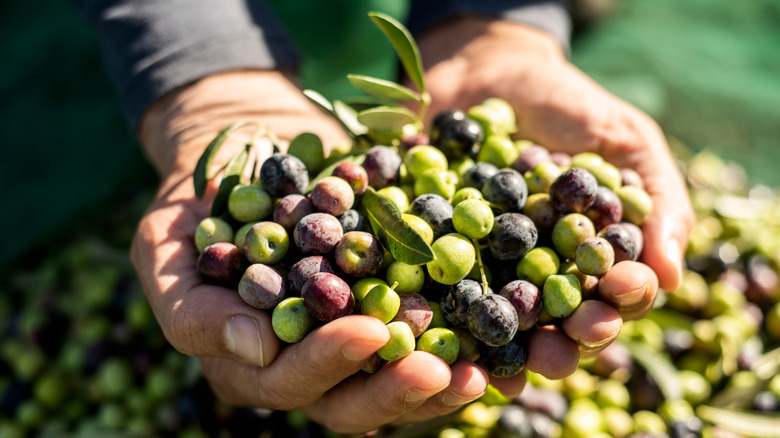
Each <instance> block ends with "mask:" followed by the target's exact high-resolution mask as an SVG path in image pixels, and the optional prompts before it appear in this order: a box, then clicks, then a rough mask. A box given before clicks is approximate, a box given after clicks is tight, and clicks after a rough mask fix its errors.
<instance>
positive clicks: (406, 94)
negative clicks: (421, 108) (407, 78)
mask: <svg viewBox="0 0 780 438" xmlns="http://www.w3.org/2000/svg"><path fill="white" fill-rule="evenodd" d="M347 79H349V82H351V83H352V85H353V86H354V87H355V88H357V89H358V90H360V91H362V92H364V93H366V94H370V95H371V96H375V97H380V98H387V99H393V100H417V101H419V100H420V99H421V97H420V95H419V94H418V93H417V92H415V91H414V90H412V89H410V88H407V87H404V86H403V85H401V84H396V83H395V82H392V81H386V80H384V79H379V78H372V77H370V76H363V75H347Z"/></svg>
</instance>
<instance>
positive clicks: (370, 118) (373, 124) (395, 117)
mask: <svg viewBox="0 0 780 438" xmlns="http://www.w3.org/2000/svg"><path fill="white" fill-rule="evenodd" d="M357 119H358V121H359V122H360V123H362V124H363V125H365V126H367V127H368V128H369V129H374V130H376V131H393V130H400V129H401V128H403V126H404V125H408V124H409V123H415V122H417V116H416V115H415V114H414V113H413V112H411V111H409V110H408V109H406V108H401V107H395V106H378V107H376V108H371V109H367V110H365V111H361V112H359V113H358V115H357Z"/></svg>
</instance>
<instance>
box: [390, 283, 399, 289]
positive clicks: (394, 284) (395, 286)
mask: <svg viewBox="0 0 780 438" xmlns="http://www.w3.org/2000/svg"><path fill="white" fill-rule="evenodd" d="M397 287H398V282H397V281H395V282H393V285H392V286H390V289H391V290H393V291H395V288H397Z"/></svg>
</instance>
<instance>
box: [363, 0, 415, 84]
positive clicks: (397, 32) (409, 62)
mask: <svg viewBox="0 0 780 438" xmlns="http://www.w3.org/2000/svg"><path fill="white" fill-rule="evenodd" d="M368 16H369V17H371V20H372V21H373V22H374V24H376V25H377V27H379V29H380V30H381V31H382V32H384V34H385V36H387V39H388V40H390V43H391V44H392V45H393V48H395V52H396V53H397V54H398V58H400V59H401V64H403V66H404V70H406V74H408V75H409V78H411V80H412V82H414V84H415V85H417V88H418V89H419V90H420V93H425V80H424V76H423V67H422V59H421V58H420V50H419V49H418V48H417V43H416V42H415V41H414V38H412V34H411V33H410V32H409V30H408V29H406V27H405V26H404V25H403V24H401V23H400V22H399V21H398V20H396V19H394V18H393V17H390V16H389V15H386V14H382V13H380V12H369V13H368Z"/></svg>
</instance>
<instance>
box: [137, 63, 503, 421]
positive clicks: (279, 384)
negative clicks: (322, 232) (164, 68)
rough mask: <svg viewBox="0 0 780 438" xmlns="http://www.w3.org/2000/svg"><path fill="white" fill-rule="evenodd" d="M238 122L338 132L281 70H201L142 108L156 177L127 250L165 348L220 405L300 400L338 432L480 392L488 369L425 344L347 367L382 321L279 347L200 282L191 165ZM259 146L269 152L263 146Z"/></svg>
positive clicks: (285, 135)
mask: <svg viewBox="0 0 780 438" xmlns="http://www.w3.org/2000/svg"><path fill="white" fill-rule="evenodd" d="M238 119H252V120H258V121H260V122H261V123H263V124H265V125H266V126H268V127H270V128H271V129H272V130H273V131H274V132H275V134H276V135H277V136H278V137H279V138H280V139H281V140H282V141H284V140H290V139H291V138H293V137H294V136H295V135H297V134H299V133H301V132H303V131H309V132H314V133H317V134H318V135H320V137H321V138H323V139H324V140H325V142H326V143H328V144H334V143H337V142H346V141H348V139H347V138H346V137H345V135H344V133H343V130H342V129H341V128H340V127H339V126H338V125H336V124H335V123H334V122H333V121H332V120H331V119H330V118H329V117H327V116H325V115H324V114H322V113H321V112H320V111H319V109H317V108H316V107H314V106H313V105H312V104H311V103H310V102H308V100H307V99H306V98H305V97H304V96H303V95H302V94H301V93H300V90H298V89H297V88H296V87H295V85H294V84H293V82H292V81H291V80H290V79H289V77H287V76H285V75H282V74H280V73H274V72H235V73H228V74H221V75H215V76H212V77H208V78H206V79H203V80H201V81H199V82H197V83H195V84H192V85H189V86H187V87H184V88H182V89H180V90H176V91H175V92H173V93H171V94H170V95H168V96H167V97H166V98H164V99H163V100H161V101H159V102H157V103H156V104H155V105H154V106H153V107H152V108H151V110H150V111H149V112H148V113H147V114H146V115H145V116H144V118H143V121H142V123H141V126H140V131H139V135H140V139H141V143H142V145H143V147H144V148H145V152H146V153H147V155H148V157H149V159H150V161H151V162H152V163H153V164H154V165H155V167H156V168H157V169H158V171H159V173H160V175H161V184H160V187H159V190H158V192H157V195H156V199H155V200H154V202H153V204H152V205H151V206H150V207H149V209H148V211H147V212H146V214H145V216H144V217H143V218H142V220H141V222H140V224H139V226H138V229H137V232H136V235H135V238H134V241H133V246H132V250H131V257H132V261H133V264H134V266H135V268H136V271H137V273H138V276H139V278H140V280H141V283H142V285H143V288H144V291H145V293H146V295H147V297H148V299H149V302H150V304H151V307H152V309H153V311H154V314H155V316H156V318H157V320H158V322H159V324H160V326H161V328H162V330H163V332H164V334H165V336H166V338H167V339H168V341H169V342H170V343H171V345H173V346H174V347H175V348H176V349H177V350H179V351H181V352H183V353H185V354H188V355H193V356H198V357H200V358H201V363H202V368H203V372H204V375H205V376H206V378H207V379H208V381H209V383H210V384H211V386H212V388H213V390H214V392H215V393H216V394H217V395H218V396H219V397H220V398H221V399H222V400H224V401H225V402H227V403H230V404H235V405H241V406H256V407H265V408H270V409H280V410H287V409H294V408H299V409H302V410H303V411H304V412H305V413H306V414H307V415H308V416H309V417H311V418H312V419H313V420H314V421H317V422H319V423H321V424H324V425H325V426H327V427H329V428H331V429H333V430H335V431H338V432H344V433H361V432H366V431H369V430H372V429H374V428H377V427H379V426H381V425H383V424H387V423H402V422H408V421H416V420H422V419H425V418H430V417H433V416H438V415H441V414H444V413H447V412H451V411H453V410H455V409H457V408H458V407H460V406H462V405H463V404H465V403H467V402H469V401H472V400H474V399H476V398H478V397H479V396H480V395H482V394H483V393H484V391H485V390H486V387H487V382H488V378H487V375H486V374H485V372H484V371H483V370H481V369H480V368H479V367H477V366H476V365H474V364H473V363H470V362H458V363H455V364H454V365H452V366H451V367H449V366H447V364H445V363H444V362H443V361H442V360H440V359H439V358H437V357H435V356H433V355H430V354H428V353H424V352H414V353H412V354H411V355H409V356H407V357H406V358H404V359H402V360H400V361H397V362H395V363H392V364H390V365H388V366H385V367H383V368H382V369H381V370H380V371H378V372H376V373H374V374H371V375H368V374H365V373H358V371H359V370H360V369H361V367H362V366H363V364H364V363H365V362H366V360H367V359H368V358H369V357H370V356H372V355H373V353H374V352H376V351H377V350H378V349H379V348H380V347H381V346H382V345H384V343H385V342H386V341H387V340H388V338H389V334H388V331H387V329H386V327H385V326H384V324H382V323H381V322H380V321H379V320H377V319H375V318H371V317H366V316H360V315H353V316H348V317H344V318H341V319H338V320H336V321H333V322H331V323H328V324H325V325H323V326H321V327H320V328H318V329H316V330H315V331H314V332H312V333H311V334H309V335H308V336H307V337H306V338H305V339H304V340H303V341H301V342H300V343H297V344H294V345H289V346H285V347H284V348H282V343H281V341H280V340H279V339H278V338H277V337H276V336H275V334H274V332H273V329H272V327H271V318H270V315H269V313H268V312H265V311H261V310H257V309H254V308H252V307H250V306H249V305H247V304H245V303H244V302H243V301H242V300H241V298H240V297H239V295H238V293H237V292H236V291H235V290H231V289H229V288H224V287H219V286H214V285H208V284H205V283H204V282H203V280H202V279H201V276H200V274H199V273H198V272H197V269H196V260H197V256H198V253H197V250H196V248H195V245H194V241H193V234H194V231H195V228H196V227H197V225H198V223H199V222H200V220H201V219H203V218H205V217H207V216H208V213H209V205H210V201H211V199H213V196H214V193H215V191H216V183H213V184H211V185H210V186H209V188H208V190H207V194H206V196H205V197H204V199H203V200H199V199H197V198H196V197H195V193H194V188H193V180H192V173H193V169H194V168H195V163H196V162H197V160H198V158H199V157H200V155H201V153H202V152H203V149H204V148H205V147H206V145H207V144H208V143H209V142H210V141H211V139H213V138H214V136H215V135H216V134H217V132H219V131H220V130H221V129H222V128H224V127H225V126H227V125H229V124H231V123H233V122H234V121H236V120H238ZM251 134H252V132H251V131H243V130H241V131H238V132H237V133H236V134H234V135H233V136H231V137H230V140H229V141H228V143H226V144H225V146H223V149H224V150H225V153H224V154H222V155H223V156H221V157H219V158H217V162H223V163H224V162H225V161H226V160H227V159H228V158H229V156H230V155H231V152H234V151H235V150H236V149H237V148H240V147H241V146H242V145H243V144H245V143H246V142H247V141H248V140H249V138H250V136H251ZM260 149H261V150H262V152H261V153H262V154H264V155H266V156H267V155H270V145H268V144H267V145H265V146H264V147H261V148H260Z"/></svg>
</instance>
